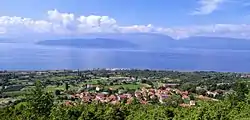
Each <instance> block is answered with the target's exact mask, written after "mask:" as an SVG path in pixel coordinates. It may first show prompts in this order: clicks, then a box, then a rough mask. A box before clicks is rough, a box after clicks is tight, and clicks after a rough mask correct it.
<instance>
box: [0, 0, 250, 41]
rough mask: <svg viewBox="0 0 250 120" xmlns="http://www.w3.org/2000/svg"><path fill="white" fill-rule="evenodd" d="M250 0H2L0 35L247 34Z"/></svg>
mask: <svg viewBox="0 0 250 120" xmlns="http://www.w3.org/2000/svg"><path fill="white" fill-rule="evenodd" d="M248 1H249V0H1V1H0V36H18V35H39V34H52V35H71V36H74V35H76V36H77V35H82V34H88V33H136V32H143V33H159V34H165V35H169V36H171V37H174V38H184V37H190V36H199V35H202V36H204V35H205V36H220V37H221V36H222V37H236V38H249V37H250V1H249V2H248Z"/></svg>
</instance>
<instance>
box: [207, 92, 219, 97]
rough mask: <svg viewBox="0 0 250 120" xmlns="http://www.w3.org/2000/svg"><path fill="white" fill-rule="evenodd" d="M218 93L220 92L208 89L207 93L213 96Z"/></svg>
mask: <svg viewBox="0 0 250 120" xmlns="http://www.w3.org/2000/svg"><path fill="white" fill-rule="evenodd" d="M217 94H218V92H210V91H207V95H212V96H213V97H215V96H216V95H217Z"/></svg>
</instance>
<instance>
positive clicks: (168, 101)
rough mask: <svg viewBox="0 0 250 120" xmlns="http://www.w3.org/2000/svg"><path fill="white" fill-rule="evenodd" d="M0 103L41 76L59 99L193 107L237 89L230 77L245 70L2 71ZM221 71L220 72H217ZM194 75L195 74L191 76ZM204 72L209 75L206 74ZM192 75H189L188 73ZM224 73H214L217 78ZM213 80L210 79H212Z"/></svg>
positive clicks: (15, 96)
mask: <svg viewBox="0 0 250 120" xmlns="http://www.w3.org/2000/svg"><path fill="white" fill-rule="evenodd" d="M0 73H1V74H0V75H1V94H0V97H1V98H0V105H1V106H3V105H4V106H5V105H8V104H10V103H14V102H15V101H17V100H21V99H22V98H23V97H22V96H25V94H28V93H29V91H30V89H32V88H34V85H35V81H36V80H40V81H41V82H42V84H43V85H44V88H45V90H46V91H47V92H50V93H52V94H54V95H55V98H56V100H57V102H60V103H66V104H67V105H74V104H77V103H108V104H134V103H140V104H162V105H171V106H183V107H191V106H195V105H197V104H198V103H199V101H219V100H220V99H222V98H223V97H224V96H225V95H226V94H230V93H232V92H233V90H232V86H233V84H234V82H233V80H230V77H231V76H232V78H233V77H235V76H236V77H237V78H238V79H248V78H247V77H242V76H243V75H244V76H246V75H245V74H242V75H241V74H239V75H238V74H232V73H221V75H224V76H226V77H228V78H227V79H226V80H228V81H226V80H224V79H221V81H218V80H216V81H213V80H209V81H207V82H204V80H206V79H209V76H211V75H214V73H213V72H207V73H203V72H200V73H195V75H193V74H194V73H185V72H176V71H148V70H127V69H124V70H123V69H122V70H120V69H112V70H103V69H101V70H99V69H97V70H86V71H79V70H60V71H59V70H58V71H14V72H13V71H12V72H8V71H2V72H0ZM216 74H218V73H216ZM190 75H191V76H190ZM204 75H206V76H208V78H205V77H204ZM186 76H189V77H188V79H187V78H185V79H183V78H184V77H186ZM200 76H202V77H200ZM217 76H219V77H220V75H214V79H216V77H217ZM209 82H210V83H209Z"/></svg>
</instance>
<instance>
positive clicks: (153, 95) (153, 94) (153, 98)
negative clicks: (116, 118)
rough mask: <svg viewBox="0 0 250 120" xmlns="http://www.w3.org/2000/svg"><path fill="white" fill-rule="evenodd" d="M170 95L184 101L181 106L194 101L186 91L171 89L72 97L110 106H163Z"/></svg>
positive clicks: (97, 93) (81, 94)
mask: <svg viewBox="0 0 250 120" xmlns="http://www.w3.org/2000/svg"><path fill="white" fill-rule="evenodd" d="M172 95H178V96H180V99H181V100H183V101H186V102H185V103H182V105H183V104H184V105H186V106H193V105H195V101H193V100H190V94H189V92H188V91H181V90H178V89H173V88H164V87H161V88H159V89H153V88H150V89H146V88H142V89H141V90H136V91H135V92H134V93H121V94H119V93H114V94H110V93H108V92H87V91H85V92H81V93H77V94H74V95H72V97H73V98H75V99H80V100H81V101H82V102H85V103H89V102H101V103H111V104H119V103H125V104H131V103H132V102H133V101H134V100H135V101H137V102H139V103H141V104H149V103H155V102H157V103H162V104H164V103H165V102H166V100H167V99H171V96H172Z"/></svg>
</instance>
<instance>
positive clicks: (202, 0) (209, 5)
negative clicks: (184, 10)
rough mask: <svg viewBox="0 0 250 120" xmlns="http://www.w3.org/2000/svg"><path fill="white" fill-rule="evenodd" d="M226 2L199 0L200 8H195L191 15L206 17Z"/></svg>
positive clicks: (223, 0) (220, 0) (222, 0)
mask: <svg viewBox="0 0 250 120" xmlns="http://www.w3.org/2000/svg"><path fill="white" fill-rule="evenodd" d="M225 1H226V0H199V2H198V3H199V5H200V7H199V8H197V9H196V10H195V11H194V12H192V13H191V14H192V15H207V14H211V13H213V12H214V11H215V10H217V9H218V8H219V6H220V4H222V3H224V2H225Z"/></svg>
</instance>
